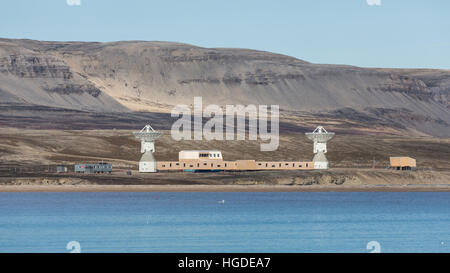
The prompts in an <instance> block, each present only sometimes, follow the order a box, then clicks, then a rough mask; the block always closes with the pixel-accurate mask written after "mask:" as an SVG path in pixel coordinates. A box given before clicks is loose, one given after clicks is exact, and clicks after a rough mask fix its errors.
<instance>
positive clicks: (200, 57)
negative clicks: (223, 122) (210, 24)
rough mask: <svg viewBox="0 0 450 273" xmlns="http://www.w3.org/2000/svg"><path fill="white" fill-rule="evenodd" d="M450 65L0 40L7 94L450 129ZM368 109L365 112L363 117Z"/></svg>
mask: <svg viewBox="0 0 450 273" xmlns="http://www.w3.org/2000/svg"><path fill="white" fill-rule="evenodd" d="M449 90H450V71H445V70H404V69H402V70H396V69H366V68H359V67H353V66H338V65H317V64H311V63H308V62H305V61H301V60H298V59H295V58H292V57H288V56H284V55H279V54H273V53H269V52H261V51H254V50H247V49H208V48H200V47H195V46H191V45H186V44H180V43H167V42H140V41H130V42H116V43H82V42H39V41H31V40H7V39H0V99H1V101H2V102H3V103H28V104H38V105H45V106H52V107H62V108H70V109H84V110H89V111H92V110H95V111H101V112H114V111H127V110H128V109H130V110H139V111H150V110H153V111H154V110H155V109H156V110H158V111H167V110H168V109H170V108H171V106H172V105H175V104H180V103H182V104H188V105H189V104H192V103H193V97H194V96H202V97H203V102H204V103H205V104H210V103H215V104H237V103H241V104H278V105H280V107H281V108H283V109H286V110H295V111H301V112H307V113H311V114H312V115H318V116H320V117H323V118H326V117H327V116H328V117H341V118H342V119H353V120H354V121H355V122H359V123H361V124H364V123H368V124H365V126H367V127H370V122H371V119H378V120H381V121H382V122H384V123H385V125H386V126H394V127H399V126H400V127H404V128H403V129H408V128H409V129H410V131H418V132H422V133H426V134H431V135H437V136H450V126H449V124H450V111H449V104H448V94H449ZM360 117H362V118H360Z"/></svg>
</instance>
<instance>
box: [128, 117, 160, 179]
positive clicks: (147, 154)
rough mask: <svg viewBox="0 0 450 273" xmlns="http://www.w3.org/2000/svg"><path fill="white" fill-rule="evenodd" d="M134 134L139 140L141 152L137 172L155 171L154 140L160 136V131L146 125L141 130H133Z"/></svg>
mask: <svg viewBox="0 0 450 273" xmlns="http://www.w3.org/2000/svg"><path fill="white" fill-rule="evenodd" d="M134 136H135V137H136V138H137V139H139V140H141V153H142V154H143V155H142V157H141V160H140V161H139V172H141V173H155V172H156V160H155V157H154V156H153V153H154V152H155V140H156V139H158V138H159V137H160V136H161V133H160V132H157V131H155V130H154V129H153V128H152V126H150V125H146V126H145V127H144V128H143V129H142V130H141V131H139V132H134Z"/></svg>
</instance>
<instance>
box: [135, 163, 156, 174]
mask: <svg viewBox="0 0 450 273" xmlns="http://www.w3.org/2000/svg"><path fill="white" fill-rule="evenodd" d="M139 172H140V173H156V162H155V161H153V162H147V161H141V162H139Z"/></svg>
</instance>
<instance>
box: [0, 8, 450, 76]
mask: <svg viewBox="0 0 450 273" xmlns="http://www.w3.org/2000/svg"><path fill="white" fill-rule="evenodd" d="M0 14H1V17H2V20H1V24H0V37H1V38H27V39H36V40H46V41H99V42H108V41H121V40H146V41H173V42H182V43H188V44H192V45H197V46H202V47H228V48H230V47H232V48H250V49H257V50H265V51H270V52H276V53H281V54H286V55H290V56H294V57H296V58H299V59H302V60H306V61H309V62H313V63H329V64H349V65H357V66H363V67H393V68H397V67H398V68H443V69H450V1H448V0H310V1H303V0H277V1H274V0H271V1H267V0H258V1H254V0H240V1H237V0H226V1H224V0H221V1H218V0H159V1H154V0H126V1H125V0H0Z"/></svg>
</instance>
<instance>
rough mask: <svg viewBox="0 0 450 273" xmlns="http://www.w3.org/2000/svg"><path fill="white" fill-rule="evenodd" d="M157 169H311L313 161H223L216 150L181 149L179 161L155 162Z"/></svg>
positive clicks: (220, 154)
mask: <svg viewBox="0 0 450 273" xmlns="http://www.w3.org/2000/svg"><path fill="white" fill-rule="evenodd" d="M156 169H157V170H158V171H257V170H312V169H314V163H313V162H312V161H311V162H300V161H282V162H279V161H255V160H236V161H224V160H223V157H222V153H221V152H220V151H216V150H211V151H209V150H201V151H192V150H191V151H181V152H180V153H179V161H161V162H157V166H156Z"/></svg>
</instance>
